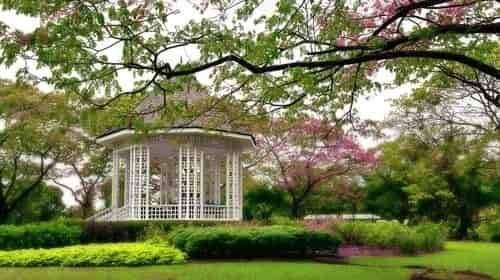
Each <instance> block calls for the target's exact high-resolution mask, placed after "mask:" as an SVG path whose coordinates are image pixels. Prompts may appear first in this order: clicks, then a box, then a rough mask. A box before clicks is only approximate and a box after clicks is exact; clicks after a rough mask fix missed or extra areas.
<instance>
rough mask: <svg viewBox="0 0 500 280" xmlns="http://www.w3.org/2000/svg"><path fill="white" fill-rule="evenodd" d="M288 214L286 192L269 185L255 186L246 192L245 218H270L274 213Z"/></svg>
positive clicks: (244, 202)
mask: <svg viewBox="0 0 500 280" xmlns="http://www.w3.org/2000/svg"><path fill="white" fill-rule="evenodd" d="M286 214H287V201H286V193H285V192H283V191H280V190H276V189H270V188H268V187H255V188H252V189H249V190H248V191H246V192H245V195H244V201H243V216H244V219H245V220H269V219H270V218H271V216H274V215H286Z"/></svg>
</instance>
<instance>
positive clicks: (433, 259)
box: [0, 242, 500, 280]
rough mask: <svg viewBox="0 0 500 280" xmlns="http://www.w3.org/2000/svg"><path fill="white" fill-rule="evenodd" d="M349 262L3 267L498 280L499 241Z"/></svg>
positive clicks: (167, 277)
mask: <svg viewBox="0 0 500 280" xmlns="http://www.w3.org/2000/svg"><path fill="white" fill-rule="evenodd" d="M352 262H353V263H355V264H359V266H358V265H356V266H350V265H330V264H321V263H314V262H300V261H295V262H293V261H289V262H288V261H275V262H273V261H249V262H247V261H232V262H230V261H221V262H194V263H189V264H185V265H166V266H148V267H135V268H125V267H119V268H2V269H0V279H2V280H3V279H9V280H28V279H29V280H31V279H35V280H112V279H116V280H118V279H120V280H132V279H134V280H135V279H141V280H191V279H193V280H194V279H206V280H211V279H213V280H216V279H217V280H219V279H229V280H233V279H235V280H247V279H259V280H261V279H262V280H266V279H272V280H276V279H287V280H288V279H289V280H294V279H297V280H299V279H300V280H302V279H304V280H307V279H311V280H321V279H338V280H341V279H387V280H391V279H408V276H409V274H410V273H411V270H410V269H407V268H404V267H403V266H407V265H420V266H431V267H436V268H451V269H458V270H465V269H471V270H475V271H479V272H483V273H488V274H490V275H492V276H495V277H496V278H498V279H500V244H488V243H467V242H449V243H448V244H447V248H446V251H445V252H442V253H438V254H433V255H425V256H418V257H391V258H375V257H369V258H356V259H353V260H352Z"/></svg>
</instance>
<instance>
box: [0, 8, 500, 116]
mask: <svg viewBox="0 0 500 280" xmlns="http://www.w3.org/2000/svg"><path fill="white" fill-rule="evenodd" d="M190 3H192V6H189V5H188V6H179V5H181V4H178V3H177V1H168V0H165V1H141V0H137V1H136V0H132V1H93V0H83V1H82V0H67V1H60V0H45V1H43V5H41V4H40V3H39V1H36V0H20V1H11V0H2V1H0V5H1V8H2V9H5V10H14V11H15V12H17V13H19V14H22V15H27V16H31V17H38V18H40V20H41V24H40V26H39V27H37V28H36V29H35V30H33V31H32V32H29V33H23V32H21V31H19V30H12V28H10V27H9V25H8V23H3V24H2V25H1V34H2V40H1V42H0V46H1V48H0V49H1V50H2V51H1V53H0V63H3V64H5V65H8V66H10V65H13V64H14V63H16V62H18V61H19V60H26V61H29V62H32V61H34V62H35V63H26V65H27V67H26V69H21V71H19V77H20V78H25V79H34V78H37V77H36V76H34V75H31V74H32V72H33V71H32V70H33V69H32V68H30V65H33V64H35V65H34V66H35V67H45V68H46V69H47V70H48V74H46V75H44V77H43V80H44V81H47V82H49V83H50V84H52V85H53V86H55V87H56V88H57V89H64V90H65V91H66V92H68V93H75V94H78V95H80V96H81V97H82V98H83V99H84V100H87V101H89V102H92V103H94V102H95V101H93V97H94V96H95V95H96V94H100V93H105V94H106V95H107V96H108V98H107V99H106V100H102V102H98V103H99V104H98V105H100V106H106V105H107V104H109V103H110V102H114V101H115V100H117V99H118V98H121V97H129V96H131V95H134V94H145V93H155V92H160V93H166V94H170V93H172V88H173V87H172V85H171V84H172V83H173V84H182V78H183V77H185V76H189V75H193V74H197V73H200V72H202V71H207V70H214V74H215V75H213V76H212V78H213V82H214V83H213V89H215V90H216V91H217V92H218V93H220V94H225V95H228V96H229V95H231V96H232V95H233V93H234V92H235V91H238V93H239V94H238V96H239V99H240V100H242V101H245V102H247V103H248V104H249V107H250V108H254V106H255V105H256V104H258V105H260V106H261V107H260V109H261V110H264V111H273V110H275V109H280V108H287V109H290V110H297V109H301V108H304V107H306V108H308V109H310V110H318V111H324V112H326V113H328V114H331V117H332V118H338V117H339V116H338V115H337V114H338V111H339V110H341V109H342V110H343V109H346V110H347V113H346V114H345V115H344V116H347V117H349V118H352V116H353V107H352V106H347V108H346V107H345V105H352V104H353V103H354V101H355V100H356V99H357V98H358V95H359V94H360V92H361V91H363V92H367V91H368V90H371V89H376V88H379V87H382V86H384V85H383V84H381V83H379V82H378V79H379V78H378V76H379V75H377V73H378V71H379V70H388V71H389V72H391V73H393V74H394V83H397V84H402V83H406V82H422V81H425V80H427V79H429V78H432V77H433V76H434V75H435V74H436V72H439V73H441V74H444V76H445V77H446V79H447V80H448V81H449V80H457V79H458V80H461V81H466V82H468V83H475V76H476V75H483V76H485V77H486V80H491V79H497V80H498V79H499V78H500V70H499V68H498V63H499V60H498V59H497V57H498V55H496V54H498V52H499V50H500V48H499V42H498V38H497V35H498V34H499V32H500V31H499V30H500V22H499V21H498V3H497V1H494V0H479V1H469V0H465V1H457V0H418V1H411V0H402V1H381V0H371V1H330V0H320V1H304V0H299V1H289V0H277V1H274V2H271V3H273V4H275V6H274V7H272V6H270V4H269V3H270V1H257V0H256V1H199V2H196V1H195V2H190ZM186 15H189V17H188V18H192V20H190V21H188V22H187V23H185V24H183V23H182V22H185V21H184V19H185V18H186V17H187V16H186ZM173 22H175V23H176V24H175V26H174V24H170V23H173ZM183 49H187V50H189V51H190V53H191V54H192V55H189V56H181V57H179V58H178V59H173V57H175V55H176V54H179V53H181V52H179V51H182V50H183ZM123 75H127V76H126V77H135V79H134V81H135V82H136V83H134V86H133V87H130V86H126V85H124V84H123V83H120V82H119V77H123ZM174 78H179V79H178V80H175V81H174V80H173V79H174ZM165 81H170V83H166V82H165ZM480 82H481V81H480ZM481 83H482V82H481ZM227 85H230V87H229V89H227V87H226V86H227ZM226 89H227V90H226ZM489 95H490V94H484V93H483V97H484V98H489V97H491V96H489ZM492 100H496V101H495V102H497V103H498V98H497V97H494V96H493V99H492ZM496 106H497V107H498V105H496Z"/></svg>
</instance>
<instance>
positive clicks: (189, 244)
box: [168, 226, 340, 259]
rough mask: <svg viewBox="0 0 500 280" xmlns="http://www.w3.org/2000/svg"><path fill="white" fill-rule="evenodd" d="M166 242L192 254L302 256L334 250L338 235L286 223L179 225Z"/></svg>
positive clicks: (193, 256)
mask: <svg viewBox="0 0 500 280" xmlns="http://www.w3.org/2000/svg"><path fill="white" fill-rule="evenodd" d="M168 238H169V240H170V242H171V243H172V244H173V245H174V246H175V247H177V248H179V249H181V250H182V251H184V252H186V253H187V254H188V255H189V256H190V257H192V258H198V259H199V258H258V257H266V258H267V257H306V256H312V255H315V254H318V253H320V252H321V253H325V252H328V253H335V251H336V249H337V247H338V245H339V244H340V239H339V238H337V237H335V236H333V235H330V234H328V233H323V232H316V231H311V230H308V229H305V228H298V227H290V226H261V227H230V226H228V227H206V228H199V227H198V228H195V227H189V228H179V229H176V230H174V231H173V232H171V233H170V234H169V235H168Z"/></svg>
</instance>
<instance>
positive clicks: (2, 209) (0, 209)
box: [0, 201, 10, 225]
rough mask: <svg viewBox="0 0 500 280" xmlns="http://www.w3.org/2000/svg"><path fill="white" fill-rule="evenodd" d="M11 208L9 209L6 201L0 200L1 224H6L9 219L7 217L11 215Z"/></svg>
mask: <svg viewBox="0 0 500 280" xmlns="http://www.w3.org/2000/svg"><path fill="white" fill-rule="evenodd" d="M9 212H10V211H9V210H8V209H7V205H6V204H5V202H4V201H1V202H0V225H1V224H4V223H5V222H6V221H7V217H8V216H9Z"/></svg>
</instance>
